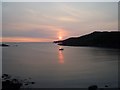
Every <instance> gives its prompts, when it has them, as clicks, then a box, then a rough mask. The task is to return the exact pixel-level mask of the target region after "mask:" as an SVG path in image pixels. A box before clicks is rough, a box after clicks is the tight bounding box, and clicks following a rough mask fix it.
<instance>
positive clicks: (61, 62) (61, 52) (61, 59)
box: [58, 46, 64, 64]
mask: <svg viewBox="0 0 120 90" xmlns="http://www.w3.org/2000/svg"><path fill="white" fill-rule="evenodd" d="M61 48H62V47H61V46H59V49H61ZM58 57H59V63H60V64H64V56H63V51H61V50H59V52H58Z"/></svg>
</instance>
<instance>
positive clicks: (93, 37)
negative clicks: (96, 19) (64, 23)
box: [54, 31, 120, 48]
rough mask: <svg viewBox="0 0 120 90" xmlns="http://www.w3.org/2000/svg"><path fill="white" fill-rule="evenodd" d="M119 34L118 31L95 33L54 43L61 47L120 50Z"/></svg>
mask: <svg viewBox="0 0 120 90" xmlns="http://www.w3.org/2000/svg"><path fill="white" fill-rule="evenodd" d="M119 39H120V32H119V31H111V32H108V31H104V32H99V31H95V32H92V33H90V34H87V35H83V36H80V37H70V38H68V39H65V40H60V41H54V43H57V44H58V45H63V46H91V47H105V48H120V40H119Z"/></svg>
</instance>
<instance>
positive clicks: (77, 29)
mask: <svg viewBox="0 0 120 90" xmlns="http://www.w3.org/2000/svg"><path fill="white" fill-rule="evenodd" d="M96 30H99V31H106V30H107V31H113V30H115V31H116V30H118V3H117V2H116V3H109V2H106V3H104V2H101V3H99V2H96V3H95V2H91V3H90V2H87V3H83V2H76V3H69V2H68V3H64V2H63V3H62V2H61V3H59V2H58V3H57V2H52V3H49V2H47V3H45V2H44V3H43V2H39V3H30V2H26V3H25V2H16V3H15V2H10V3H9V2H7V3H4V4H3V5H2V37H1V38H2V39H1V41H2V42H52V41H54V40H59V39H66V38H69V37H71V36H81V35H85V34H88V33H91V32H93V31H96Z"/></svg>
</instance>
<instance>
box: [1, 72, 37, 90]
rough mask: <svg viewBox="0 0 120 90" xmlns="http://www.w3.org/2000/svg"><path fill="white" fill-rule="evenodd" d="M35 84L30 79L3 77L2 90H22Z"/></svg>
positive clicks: (6, 75) (5, 75)
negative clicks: (21, 89)
mask: <svg viewBox="0 0 120 90" xmlns="http://www.w3.org/2000/svg"><path fill="white" fill-rule="evenodd" d="M34 83H35V82H30V81H29V79H23V80H22V79H17V78H13V77H12V76H11V75H8V74H3V75H2V90H20V88H21V87H24V86H27V85H30V84H34Z"/></svg>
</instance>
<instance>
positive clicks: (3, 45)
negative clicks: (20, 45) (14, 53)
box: [0, 44, 10, 47]
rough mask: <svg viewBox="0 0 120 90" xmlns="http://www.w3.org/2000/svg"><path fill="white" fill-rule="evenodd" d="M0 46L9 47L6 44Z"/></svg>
mask: <svg viewBox="0 0 120 90" xmlns="http://www.w3.org/2000/svg"><path fill="white" fill-rule="evenodd" d="M0 46H2V47H9V46H10V45H8V44H1V45H0Z"/></svg>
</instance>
